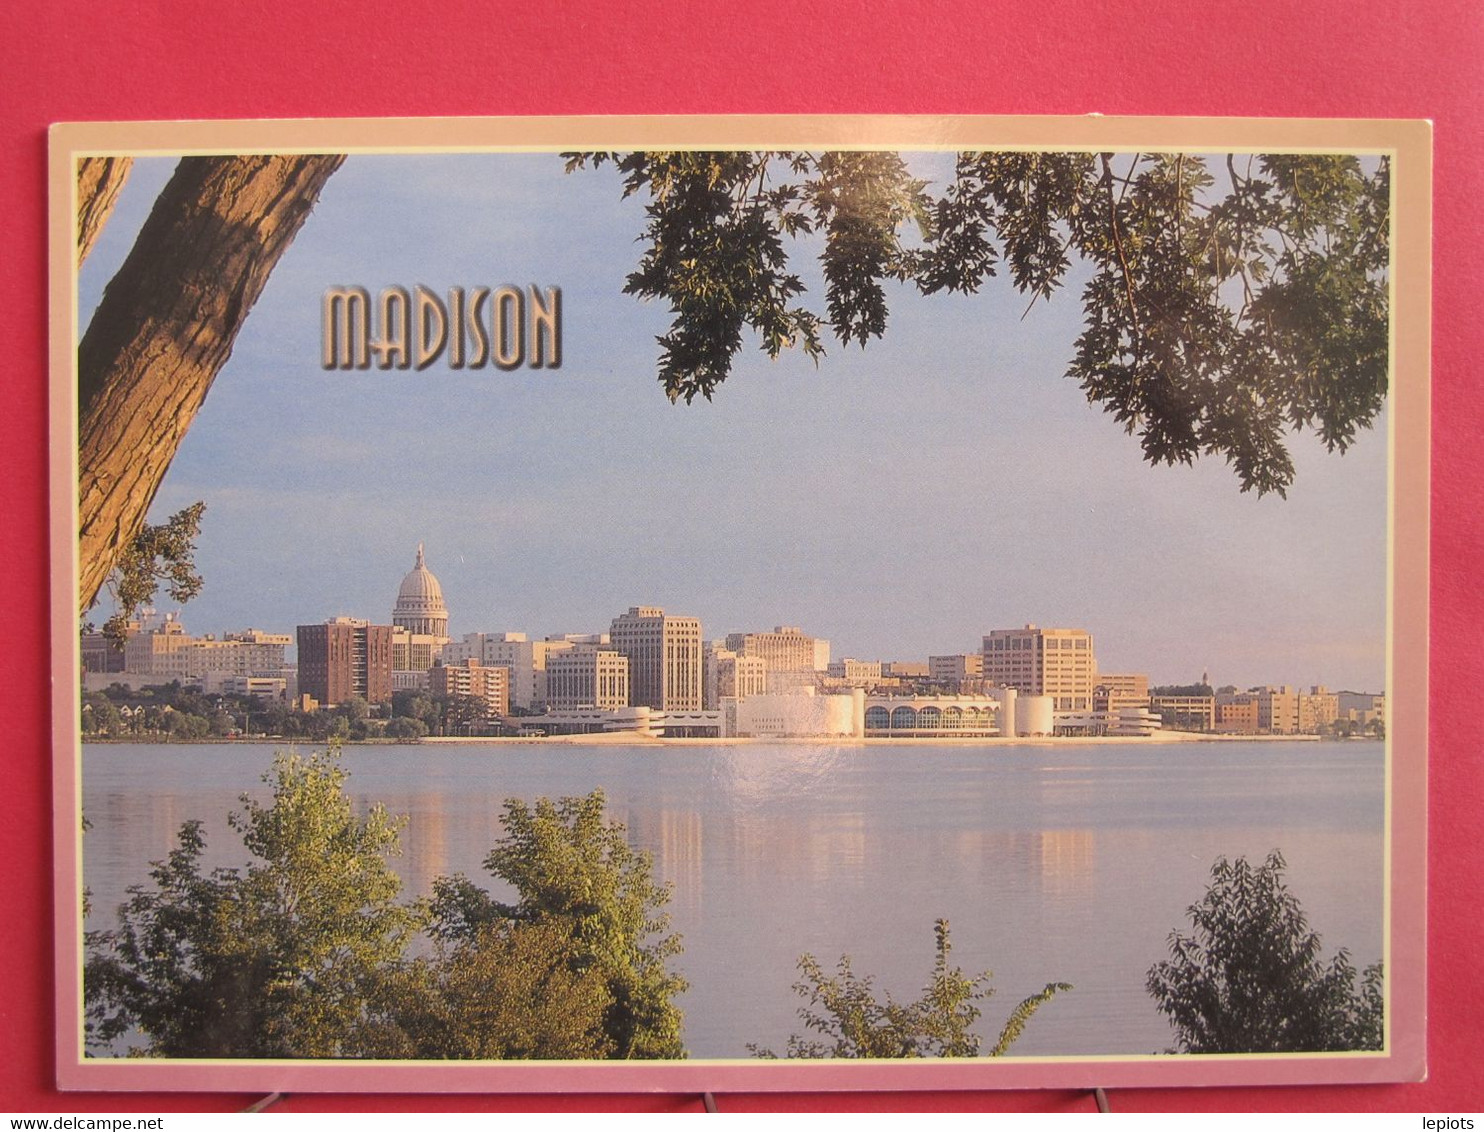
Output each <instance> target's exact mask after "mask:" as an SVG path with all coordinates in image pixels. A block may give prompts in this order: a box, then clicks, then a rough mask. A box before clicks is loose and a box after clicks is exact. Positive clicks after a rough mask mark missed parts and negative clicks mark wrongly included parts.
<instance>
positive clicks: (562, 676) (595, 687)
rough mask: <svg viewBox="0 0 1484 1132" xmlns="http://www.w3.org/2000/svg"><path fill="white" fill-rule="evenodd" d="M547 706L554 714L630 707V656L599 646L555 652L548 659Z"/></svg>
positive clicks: (580, 646) (577, 646)
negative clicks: (590, 709) (582, 709)
mask: <svg viewBox="0 0 1484 1132" xmlns="http://www.w3.org/2000/svg"><path fill="white" fill-rule="evenodd" d="M546 706H547V707H548V708H550V709H551V710H553V711H570V710H574V709H577V708H599V709H601V710H604V711H612V710H614V709H616V708H622V707H628V706H629V660H628V657H626V656H623V655H622V654H621V653H618V652H615V651H614V650H613V649H611V648H606V647H602V646H599V645H575V646H573V647H572V648H569V649H563V650H561V651H559V652H554V653H552V654H551V655H550V656H548V657H547V658H546Z"/></svg>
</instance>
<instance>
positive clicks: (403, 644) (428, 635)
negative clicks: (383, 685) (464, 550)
mask: <svg viewBox="0 0 1484 1132" xmlns="http://www.w3.org/2000/svg"><path fill="white" fill-rule="evenodd" d="M446 644H448V606H446V605H444V604H443V587H442V586H440V585H439V584H438V579H437V578H436V577H434V576H433V572H432V571H431V570H429V569H428V567H427V563H425V562H424V561H423V544H422V543H418V544H417V562H416V563H414V564H413V567H412V570H411V572H409V573H408V575H407V576H406V577H405V578H403V579H402V585H401V588H400V589H398V590H397V604H396V605H395V606H393V607H392V687H393V689H394V690H400V689H403V688H420V687H423V686H425V684H426V677H427V671H428V669H430V668H432V667H433V664H434V662H435V661H437V659H438V656H439V654H440V653H441V652H442V650H443V646H444V645H446Z"/></svg>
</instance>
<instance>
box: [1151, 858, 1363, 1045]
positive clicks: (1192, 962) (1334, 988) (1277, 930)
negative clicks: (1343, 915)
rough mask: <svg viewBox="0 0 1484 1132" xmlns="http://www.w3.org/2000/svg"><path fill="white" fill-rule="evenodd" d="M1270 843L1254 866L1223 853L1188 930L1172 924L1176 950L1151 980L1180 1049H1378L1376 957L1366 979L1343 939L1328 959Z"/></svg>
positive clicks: (1193, 908)
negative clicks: (1357, 981) (1263, 858)
mask: <svg viewBox="0 0 1484 1132" xmlns="http://www.w3.org/2000/svg"><path fill="white" fill-rule="evenodd" d="M1286 867H1287V865H1286V863H1285V861H1284V860H1283V855H1282V854H1281V853H1279V852H1278V851H1277V850H1274V851H1273V852H1272V853H1270V854H1269V855H1268V858H1267V860H1266V861H1265V862H1264V863H1263V864H1261V865H1257V866H1253V865H1251V864H1249V863H1248V862H1247V860H1246V859H1245V858H1241V857H1239V858H1238V859H1237V860H1236V861H1235V862H1230V863H1229V862H1228V861H1227V860H1226V858H1225V857H1221V858H1218V859H1217V861H1216V863H1215V865H1213V866H1212V868H1211V883H1210V885H1209V886H1208V887H1207V888H1206V895H1205V897H1204V898H1203V899H1202V900H1201V902H1200V903H1199V904H1195V905H1192V906H1191V907H1190V909H1189V910H1188V911H1189V915H1190V921H1191V929H1192V930H1191V932H1190V934H1188V935H1187V934H1185V933H1183V932H1180V931H1175V932H1172V933H1171V934H1170V959H1169V960H1168V961H1166V962H1163V963H1157V964H1155V965H1154V966H1153V967H1151V968H1150V969H1149V977H1148V981H1147V987H1148V990H1149V993H1150V994H1151V995H1152V996H1153V997H1154V999H1155V1001H1156V1002H1157V1003H1158V1004H1159V1009H1160V1011H1161V1012H1163V1013H1164V1014H1166V1015H1168V1016H1169V1019H1170V1024H1171V1025H1172V1026H1173V1027H1174V1028H1175V1033H1176V1037H1177V1040H1178V1044H1179V1052H1181V1053H1312V1052H1319V1051H1326V1050H1355V1049H1380V1048H1382V1041H1383V1023H1384V1006H1383V1003H1384V1000H1383V992H1384V979H1383V971H1382V967H1381V964H1380V963H1376V964H1374V965H1372V966H1370V967H1368V968H1366V970H1365V972H1364V974H1363V976H1362V978H1361V984H1360V987H1359V988H1358V989H1357V988H1356V985H1355V975H1356V972H1355V968H1354V967H1353V966H1352V965H1351V963H1350V958H1349V956H1348V954H1347V953H1346V952H1345V951H1344V950H1343V949H1342V950H1341V951H1339V952H1338V953H1337V954H1336V955H1335V957H1334V958H1333V959H1332V960H1330V961H1329V962H1328V963H1325V962H1324V961H1323V960H1322V959H1321V958H1320V955H1321V949H1322V946H1323V945H1322V942H1321V940H1320V938H1319V936H1318V935H1317V934H1316V933H1315V932H1313V931H1310V930H1309V924H1308V920H1307V919H1306V917H1305V916H1304V912H1303V908H1302V907H1301V906H1300V904H1299V901H1298V899H1297V897H1295V896H1294V895H1293V894H1292V893H1291V892H1289V891H1288V887H1287V885H1286V884H1285V883H1284V881H1283V871H1284V869H1285V868H1286Z"/></svg>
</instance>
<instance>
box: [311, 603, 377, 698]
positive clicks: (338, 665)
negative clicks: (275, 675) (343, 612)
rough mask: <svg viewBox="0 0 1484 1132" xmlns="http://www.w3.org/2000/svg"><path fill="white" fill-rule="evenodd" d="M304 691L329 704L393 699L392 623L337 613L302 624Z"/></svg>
mask: <svg viewBox="0 0 1484 1132" xmlns="http://www.w3.org/2000/svg"><path fill="white" fill-rule="evenodd" d="M298 641H299V693H300V694H301V695H305V696H312V697H313V698H314V699H316V700H318V701H319V702H320V703H321V704H323V705H326V706H328V705H331V704H339V703H344V702H345V701H346V700H348V699H350V697H351V696H360V697H361V698H362V699H363V700H365V701H366V702H367V703H373V704H374V703H383V702H385V701H387V700H390V699H391V698H392V627H391V626H390V625H372V624H370V623H369V622H366V621H357V620H354V619H352V618H350V617H337V618H335V619H334V620H332V621H326V622H325V623H324V624H322V625H300V626H299V627H298Z"/></svg>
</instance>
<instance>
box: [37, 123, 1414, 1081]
mask: <svg viewBox="0 0 1484 1132" xmlns="http://www.w3.org/2000/svg"><path fill="white" fill-rule="evenodd" d="M1430 146H1431V141H1430V134H1429V130H1428V127H1427V125H1426V124H1425V123H1418V122H1391V121H1277V120H1205V119H1116V118H1100V117H1090V118H1085V119H1062V118H1008V119H1001V118H852V117H828V118H786V117H784V118H767V117H763V118H644V119H629V118H587V119H584V118H550V119H540V118H534V119H488V120H472V119H470V120H426V121H412V120H393V121H295V122H176V123H92V124H85V123H74V124H65V125H59V126H57V127H55V128H54V130H53V134H52V151H51V200H52V205H53V214H52V228H51V241H52V242H51V265H52V276H51V310H52V406H53V414H52V492H53V530H52V535H53V563H54V571H55V577H56V579H57V583H58V584H57V585H55V586H54V594H53V608H52V648H53V653H54V656H55V678H54V689H55V690H54V696H55V703H54V712H53V716H54V721H55V735H54V740H55V768H56V770H55V828H56V831H57V833H56V866H57V877H58V883H57V896H56V909H55V915H56V940H57V973H58V977H57V1005H58V1009H57V1018H58V1023H57V1034H56V1049H57V1058H58V1076H59V1082H60V1084H61V1086H62V1087H64V1088H71V1089H110V1090H118V1089H137V1090H146V1089H148V1090H159V1089H177V1088H178V1089H213V1090H228V1089H231V1090H237V1089H242V1090H247V1089H262V1090H264V1091H272V1090H279V1091H304V1090H335V1091H347V1090H353V1091H368V1092H398V1091H407V1092H412V1091H432V1090H449V1091H482V1092H522V1091H533V1090H553V1091H630V1090H644V1091H656V1090H663V1091H686V1092H702V1091H712V1092H718V1091H728V1090H746V1091H760V1090H819V1089H827V1090H835V1089H857V1088H869V1089H873V1090H881V1089H964V1088H971V1089H983V1088H1000V1087H1004V1088H1026V1087H1088V1088H1091V1087H1096V1086H1102V1087H1110V1086H1137V1085H1162V1086H1179V1085H1197V1084H1210V1083H1223V1084H1233V1083H1236V1084H1241V1083H1249V1084H1259V1083H1268V1084H1271V1083H1310V1082H1368V1081H1399V1080H1417V1079H1420V1077H1421V1076H1422V1074H1423V1073H1424V1067H1425V1031H1426V1026H1425V1015H1424V1002H1425V985H1426V984H1425V977H1426V972H1425V955H1426V944H1425V908H1426V867H1425V865H1426V857H1425V820H1426V794H1425V791H1426V758H1427V747H1426V743H1427V725H1426V698H1427V697H1426V691H1427V685H1426V673H1427V665H1426V629H1427V546H1428V411H1429V410H1428V406H1429V393H1428V359H1429V346H1428V335H1429V285H1430V265H1429V258H1428V254H1429V251H1428V249H1429V240H1430V219H1429V201H1430V192H1431V187H1430V177H1431V168H1430Z"/></svg>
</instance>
